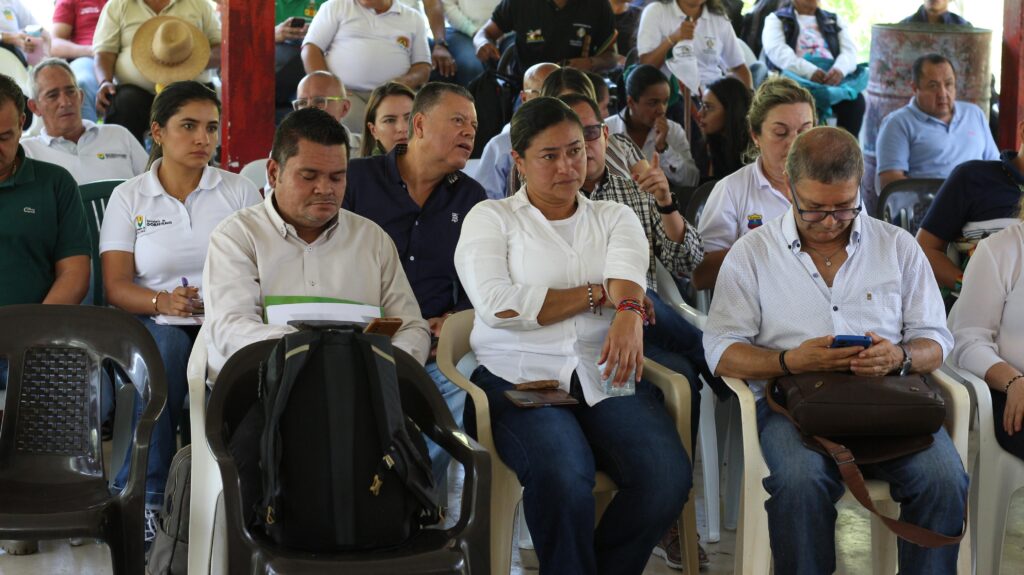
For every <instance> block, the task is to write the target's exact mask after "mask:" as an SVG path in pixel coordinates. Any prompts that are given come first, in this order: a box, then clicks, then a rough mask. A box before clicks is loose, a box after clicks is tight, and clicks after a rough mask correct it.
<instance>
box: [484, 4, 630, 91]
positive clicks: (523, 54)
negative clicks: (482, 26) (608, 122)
mask: <svg viewBox="0 0 1024 575" xmlns="http://www.w3.org/2000/svg"><path fill="white" fill-rule="evenodd" d="M491 20H492V21H494V23H495V24H496V25H497V26H498V28H501V31H502V32H512V31H515V33H516V48H515V50H516V63H517V66H516V69H515V73H516V75H517V76H518V77H522V75H523V73H524V72H525V71H526V70H527V69H528V68H529V67H530V66H533V65H534V64H537V63H540V62H553V63H555V64H559V63H561V62H563V61H565V60H568V59H570V58H580V57H584V56H595V55H597V54H600V53H601V52H603V51H604V50H605V48H606V47H607V46H608V44H609V43H610V42H612V41H613V40H614V39H615V15H614V14H612V8H611V5H610V4H608V0H569V2H568V4H566V5H565V7H564V8H561V9H559V8H558V7H557V6H556V5H555V3H554V2H552V1H551V0H501V3H500V4H498V6H497V7H496V8H495V9H494V13H493V14H492V15H491ZM587 36H590V41H589V46H590V49H589V50H587V53H586V54H584V53H583V46H584V43H585V41H586V37H587Z"/></svg>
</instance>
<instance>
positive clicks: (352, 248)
mask: <svg viewBox="0 0 1024 575" xmlns="http://www.w3.org/2000/svg"><path fill="white" fill-rule="evenodd" d="M346 145H348V133H347V131H346V130H345V129H344V128H343V127H342V126H341V125H340V124H338V123H337V122H334V121H332V119H331V117H330V116H329V115H328V114H327V113H326V112H324V111H322V110H312V109H311V110H299V111H297V112H293V113H291V114H289V115H288V116H287V117H286V118H285V119H284V121H283V122H281V125H280V126H278V128H277V133H276V134H275V135H274V145H273V149H272V150H271V153H270V161H269V163H268V164H267V178H268V181H269V183H270V186H271V188H272V191H271V193H269V194H267V197H266V199H265V200H264V201H263V203H261V204H257V205H255V206H251V207H249V208H246V209H244V210H240V211H238V212H236V213H235V214H234V215H232V216H231V217H229V218H227V219H226V220H224V222H223V223H222V224H221V225H220V226H219V227H218V228H217V229H216V230H215V231H214V232H213V234H212V235H211V236H210V247H209V250H208V252H207V258H206V269H205V271H204V272H203V285H204V286H205V293H204V296H205V300H206V301H205V304H206V323H207V330H208V331H209V343H208V345H209V352H210V360H209V377H210V379H211V380H214V379H215V378H216V376H217V374H218V373H219V371H220V369H221V367H223V365H224V362H225V361H226V360H227V358H228V357H231V354H233V353H235V352H236V351H238V350H239V349H241V348H242V347H245V346H246V345H248V344H250V343H252V342H255V341H260V340H265V339H273V338H279V337H281V336H283V335H285V334H287V333H291V332H293V331H295V328H294V327H291V326H287V325H267V324H265V323H264V322H263V312H264V301H265V299H266V297H267V296H275V295H291V296H310V297H332V298H337V299H344V300H350V301H358V302H360V303H364V304H369V305H379V306H380V307H381V308H382V312H383V315H384V316H386V317H398V318H401V319H402V327H401V329H399V330H398V333H396V334H395V336H394V338H393V341H394V344H395V345H396V346H397V347H399V348H401V349H402V350H404V351H406V352H408V353H409V354H411V355H412V356H413V357H415V358H416V359H417V360H418V361H419V362H421V363H423V362H425V361H426V359H427V353H428V352H429V351H430V330H429V328H428V327H427V322H426V321H424V320H423V318H422V317H421V316H420V308H419V305H418V304H417V303H416V297H415V296H414V295H413V293H412V288H411V287H410V286H409V281H408V280H407V279H406V277H405V272H404V271H403V270H402V265H401V263H400V262H399V260H398V252H397V251H396V250H395V244H394V243H393V242H392V241H391V238H390V237H388V235H387V234H386V233H385V232H384V230H382V229H380V227H378V226H377V224H374V223H373V222H371V221H370V220H367V219H365V218H362V217H360V216H357V215H355V214H353V213H350V212H346V211H343V210H341V209H340V206H341V202H342V199H343V198H344V196H345V179H346V171H347V168H348V158H347V157H346V154H345V146H346Z"/></svg>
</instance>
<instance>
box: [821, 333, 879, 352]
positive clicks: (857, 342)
mask: <svg viewBox="0 0 1024 575" xmlns="http://www.w3.org/2000/svg"><path fill="white" fill-rule="evenodd" d="M854 346H860V347H863V348H864V349H867V348H869V347H871V338H870V337H868V336H866V335H837V336H836V337H835V339H833V340H832V345H830V346H829V347H830V348H832V349H835V348H837V347H854Z"/></svg>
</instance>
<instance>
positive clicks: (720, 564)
mask: <svg viewBox="0 0 1024 575" xmlns="http://www.w3.org/2000/svg"><path fill="white" fill-rule="evenodd" d="M107 449H108V450H109V443H108V444H107ZM107 455H109V451H108V453H107ZM108 459H109V457H108ZM694 481H695V492H696V493H697V503H698V505H697V528H698V531H704V530H705V529H706V527H707V524H706V519H705V517H704V500H703V474H702V473H701V462H700V459H699V458H698V460H697V465H696V469H695V472H694ZM450 483H451V486H450V495H449V497H450V500H451V501H457V500H458V493H459V492H461V488H462V482H461V474H459V473H455V474H453V477H452V481H450ZM452 507H455V506H454V505H452ZM453 511H454V509H453ZM448 520H449V521H450V522H451V523H452V524H454V522H455V521H457V515H456V514H454V513H453V514H451V515H450V516H449V518H448ZM870 542H871V526H870V522H869V519H868V512H867V511H865V510H863V509H861V508H860V506H859V505H856V504H852V505H851V504H840V508H839V520H838V527H837V529H836V547H837V555H838V563H839V570H838V573H839V574H841V575H870V573H871V565H870ZM40 545H41V549H40V552H39V553H36V554H34V555H26V556H20V557H14V556H8V555H4V554H3V552H2V551H0V575H44V574H45V575H92V574H106V573H110V572H111V569H110V556H109V551H108V549H107V546H106V545H105V544H103V543H99V542H93V541H87V542H86V543H85V544H83V545H81V546H79V547H72V546H71V545H70V544H69V543H68V542H67V541H66V540H63V541H61V540H57V541H43V542H41V544H40ZM735 545H736V534H735V533H734V532H732V531H728V530H724V529H723V530H722V538H721V541H719V542H718V543H705V544H704V548H705V549H706V550H707V552H708V556H709V558H710V559H711V564H710V565H709V567H708V569H707V570H705V571H702V573H703V574H705V575H727V574H731V573H732V565H733V558H734V555H733V553H734V552H735ZM512 561H513V565H512V574H513V575H527V574H529V573H536V572H537V557H536V555H535V554H534V553H533V551H529V550H518V549H517V550H515V551H514V553H513V558H512ZM678 573H679V572H678V571H673V570H672V569H669V568H668V567H667V566H666V565H665V562H664V561H663V560H662V559H660V558H657V557H652V558H651V561H650V562H649V563H648V564H647V568H646V569H645V570H644V575H678ZM1022 573H1024V490H1022V491H1020V492H1018V493H1017V495H1016V496H1015V497H1014V499H1013V502H1012V503H1011V505H1010V515H1009V518H1008V519H1007V532H1006V540H1005V542H1004V544H1003V566H1002V570H1001V573H1000V574H999V575H1021V574H1022ZM978 575H996V574H981V573H979V574H978Z"/></svg>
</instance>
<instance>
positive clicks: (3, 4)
mask: <svg viewBox="0 0 1024 575" xmlns="http://www.w3.org/2000/svg"><path fill="white" fill-rule="evenodd" d="M32 24H37V22H36V18H35V16H33V15H32V12H30V11H29V10H28V5H27V3H26V2H25V0H0V32H12V33H13V32H21V31H22V30H23V29H24V28H25V26H30V25H32Z"/></svg>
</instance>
